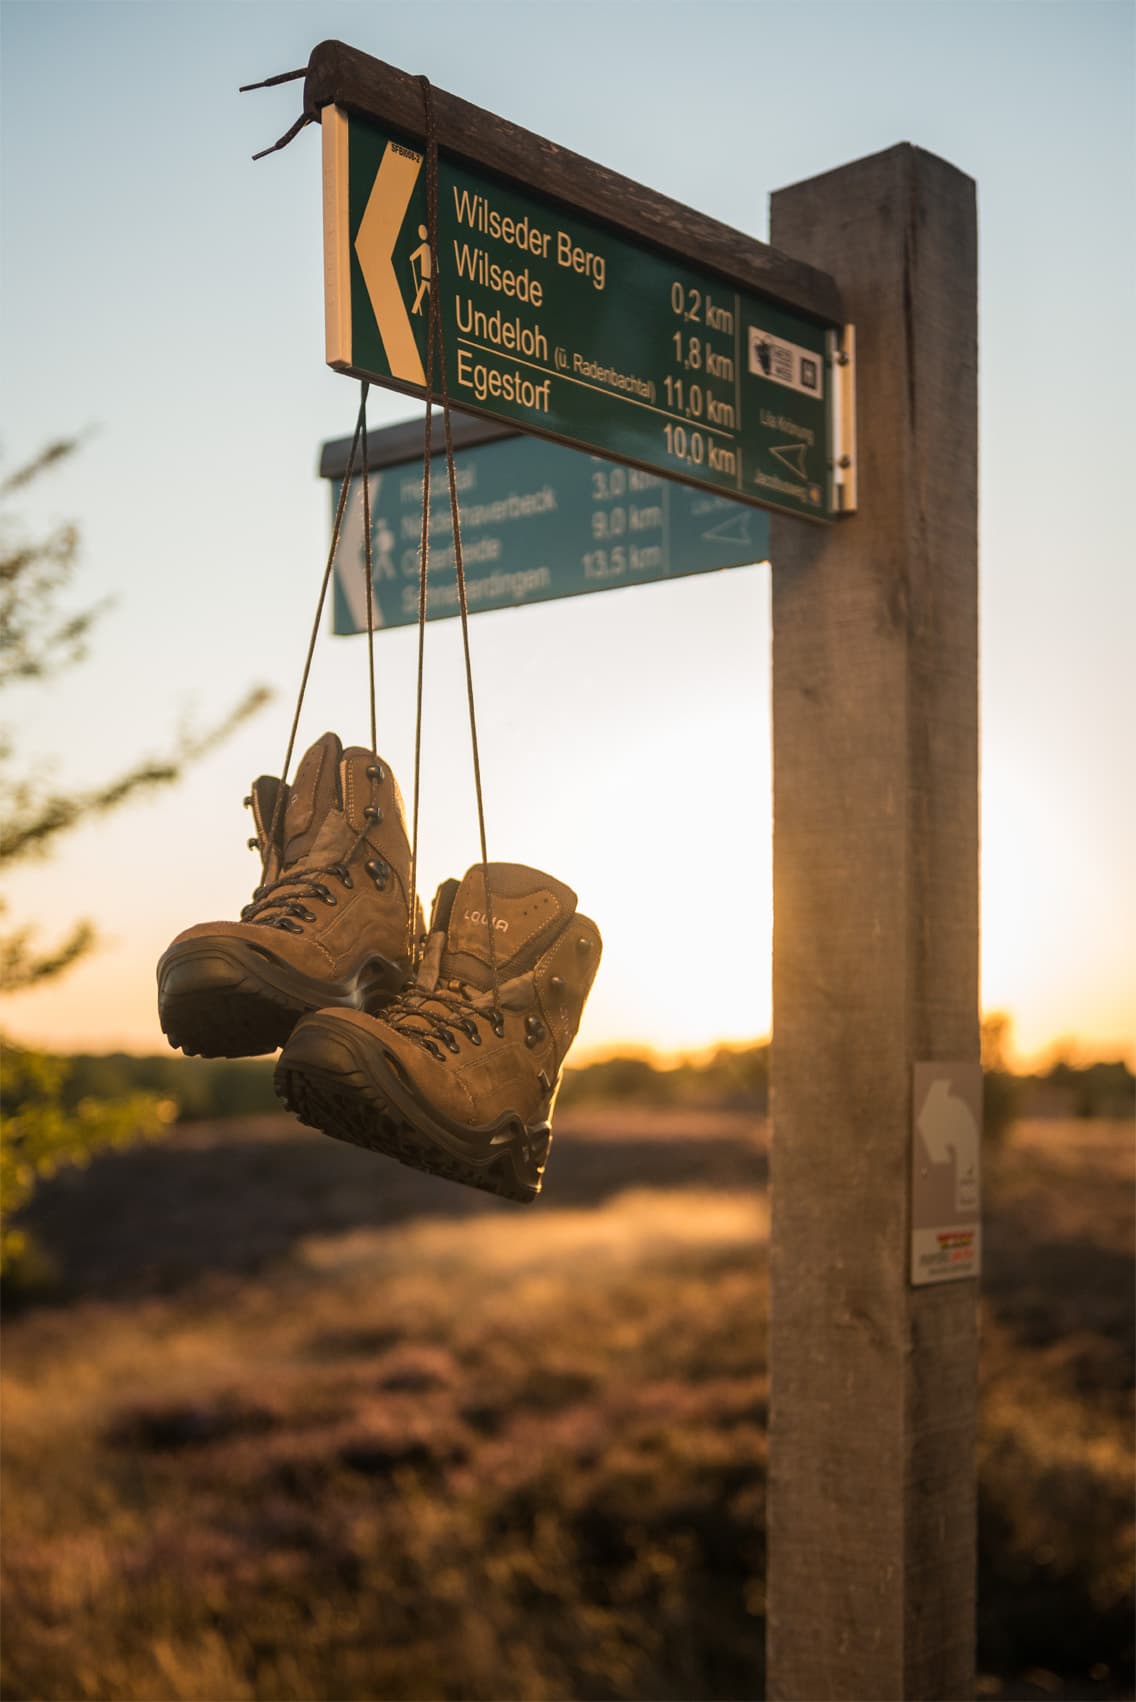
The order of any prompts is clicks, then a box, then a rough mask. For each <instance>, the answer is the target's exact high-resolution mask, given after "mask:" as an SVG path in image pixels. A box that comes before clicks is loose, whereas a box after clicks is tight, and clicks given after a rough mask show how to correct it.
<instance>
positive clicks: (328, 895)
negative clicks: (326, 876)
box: [312, 883, 339, 920]
mask: <svg viewBox="0 0 1136 1702" xmlns="http://www.w3.org/2000/svg"><path fill="white" fill-rule="evenodd" d="M312 892H313V894H314V896H315V897H316V898H320V899H322V900H323V902H324V903H325V904H333V905H334V904H338V903H339V900H338V898H336V896H335V894H334V893H333V892H332V890H331V888H330V887H326V886H324V885H322V883H321V884H319V885H316V884H313V886H312ZM313 920H314V918H313Z"/></svg>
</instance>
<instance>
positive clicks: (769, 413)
mask: <svg viewBox="0 0 1136 1702" xmlns="http://www.w3.org/2000/svg"><path fill="white" fill-rule="evenodd" d="M321 120H322V126H323V152H324V232H325V243H324V260H325V278H326V309H327V359H328V362H329V364H330V365H332V366H333V367H335V368H337V369H338V370H340V371H344V372H350V373H354V374H356V375H358V376H360V377H366V378H371V379H374V380H377V381H378V382H380V383H383V384H388V385H391V386H393V387H394V388H396V389H400V390H405V391H409V392H410V393H412V394H417V395H423V394H424V393H425V388H426V370H425V368H426V347H427V328H428V324H429V311H430V295H431V292H432V291H433V290H437V291H438V302H439V307H440V309H441V312H442V314H443V316H444V317H443V332H444V338H445V351H446V382H447V388H448V391H449V395H450V397H451V400H452V401H453V402H454V403H455V404H457V405H458V406H460V407H462V408H464V409H467V410H469V411H472V412H474V413H481V414H484V415H487V416H488V417H490V418H492V419H497V420H501V421H505V422H508V423H510V424H512V425H515V426H519V427H520V428H522V429H523V430H525V431H529V432H535V433H538V434H540V435H542V436H546V437H551V438H555V439H557V440H559V441H560V442H563V443H567V444H570V445H572V446H574V447H577V448H581V449H588V450H591V451H592V452H594V453H599V454H603V455H605V456H609V457H611V458H612V459H614V460H617V461H625V462H628V463H629V464H631V465H632V466H638V467H642V468H645V469H649V470H651V471H653V472H657V473H662V474H665V475H668V476H669V477H671V478H677V479H681V480H683V481H685V482H687V483H690V484H695V485H699V486H702V487H703V488H706V489H708V490H712V491H715V492H717V493H718V494H719V495H723V496H725V495H728V496H730V497H732V498H734V499H735V500H736V501H742V502H747V503H753V504H756V505H758V506H759V507H765V508H776V509H779V510H782V511H787V512H789V513H792V514H797V515H803V516H806V517H807V518H809V519H813V520H826V519H832V518H833V517H834V516H835V515H836V513H837V512H838V511H839V509H840V501H839V490H838V481H837V478H836V476H835V475H834V462H835V461H836V460H837V459H838V456H837V455H836V454H835V452H834V415H835V402H836V397H837V392H838V389H839V386H838V384H837V383H836V382H834V368H833V361H834V359H835V358H836V350H837V334H836V333H835V332H834V331H833V330H832V329H831V328H830V327H828V326H826V325H825V324H823V323H822V322H820V321H819V320H814V319H811V318H809V317H808V316H806V315H804V314H801V313H797V312H795V311H794V310H792V309H790V308H787V307H783V306H781V305H779V304H777V303H773V302H768V301H765V300H763V299H762V298H761V297H760V296H758V295H756V294H755V293H753V292H752V291H747V290H743V289H737V288H733V287H732V286H731V285H730V284H729V283H728V282H726V281H723V280H721V279H719V278H718V277H716V276H714V275H712V274H710V273H700V272H699V271H698V270H697V269H695V268H694V267H692V266H691V265H690V264H689V263H688V262H686V261H685V260H682V259H679V258H678V257H670V256H668V255H666V254H664V253H662V252H660V251H659V250H657V249H655V248H652V247H649V246H648V245H647V244H645V243H642V242H639V241H635V240H631V239H629V238H628V237H625V236H623V235H620V234H618V233H616V232H613V231H611V230H609V229H607V228H606V227H604V226H602V225H600V224H599V223H598V222H596V221H594V220H590V219H587V218H584V217H582V216H577V215H575V214H573V213H569V212H567V211H565V210H564V209H563V208H561V207H560V206H559V205H556V204H554V203H552V202H550V201H547V200H545V199H544V198H542V197H540V196H539V195H537V194H536V193H535V192H534V191H532V190H529V189H526V188H524V187H522V186H520V185H515V184H509V185H506V184H504V183H502V182H500V181H498V180H497V179H496V178H493V177H491V176H490V175H489V174H488V173H479V172H477V171H476V170H474V169H473V168H472V167H469V166H467V165H465V164H463V163H459V162H457V161H455V160H451V159H449V158H448V157H447V156H446V155H444V154H443V155H441V156H440V159H439V183H438V249H437V251H438V270H439V273H440V276H439V277H437V278H435V277H434V276H433V271H434V267H433V257H432V254H431V248H430V242H429V234H428V229H427V194H426V170H425V162H424V159H423V155H422V151H421V149H420V148H419V147H415V146H413V145H411V144H410V143H408V142H405V141H402V140H400V139H399V138H398V137H397V136H395V135H393V134H391V133H390V132H389V131H388V130H386V129H385V128H382V127H380V126H378V125H376V124H375V123H373V122H371V121H369V120H365V119H363V118H360V117H358V116H357V115H356V114H354V113H351V114H348V113H347V112H345V111H343V110H342V109H340V108H338V107H334V106H329V107H325V108H324V109H323V112H322V114H321ZM434 394H435V396H438V395H439V394H440V384H439V383H438V382H437V380H436V381H435V384H434Z"/></svg>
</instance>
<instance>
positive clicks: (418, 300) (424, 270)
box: [410, 225, 433, 313]
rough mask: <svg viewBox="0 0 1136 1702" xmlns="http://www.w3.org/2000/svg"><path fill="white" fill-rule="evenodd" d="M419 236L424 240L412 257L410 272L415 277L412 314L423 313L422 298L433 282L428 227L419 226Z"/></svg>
mask: <svg viewBox="0 0 1136 1702" xmlns="http://www.w3.org/2000/svg"><path fill="white" fill-rule="evenodd" d="M418 234H419V236H420V237H421V238H422V241H421V242H420V243H419V245H418V247H417V248H416V249H415V250H414V253H413V254H412V255H411V256H410V270H411V273H412V275H413V277H414V285H415V296H414V306H413V307H412V308H411V310H410V311H411V313H421V312H422V298H423V296H424V295H426V293H427V291H428V290H429V288H430V284H431V281H432V272H433V264H432V261H431V258H430V243H429V241H428V239H427V234H426V226H425V225H419V227H418Z"/></svg>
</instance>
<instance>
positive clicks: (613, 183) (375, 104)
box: [304, 41, 844, 325]
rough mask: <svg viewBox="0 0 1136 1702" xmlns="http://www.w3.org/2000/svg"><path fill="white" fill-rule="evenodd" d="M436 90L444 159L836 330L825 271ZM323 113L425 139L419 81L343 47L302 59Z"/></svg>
mask: <svg viewBox="0 0 1136 1702" xmlns="http://www.w3.org/2000/svg"><path fill="white" fill-rule="evenodd" d="M433 93H434V127H435V131H436V139H437V142H438V146H439V147H440V148H442V149H444V150H445V152H446V153H447V154H452V155H455V156H456V157H458V158H460V159H464V160H468V161H469V162H470V163H471V164H474V165H478V166H482V167H484V168H485V169H487V170H489V171H493V172H498V173H500V175H501V176H502V177H507V178H511V179H513V181H514V182H518V183H523V184H526V185H528V186H529V187H530V188H532V189H534V190H536V191H537V193H538V194H540V195H545V196H548V197H549V198H550V199H551V200H554V201H559V202H561V203H562V204H563V205H564V206H566V207H571V208H573V209H575V210H577V211H579V212H581V213H584V214H587V215H588V216H589V217H591V218H595V219H599V220H602V221H603V223H605V224H607V225H610V226H611V227H613V228H614V229H616V230H620V231H625V232H626V233H627V234H628V235H629V236H631V237H632V238H638V239H639V240H641V241H643V242H648V243H650V244H652V245H653V246H655V247H657V248H660V249H663V250H665V251H666V252H668V253H671V254H677V255H680V256H682V257H683V258H685V259H688V260H690V261H692V262H693V263H694V264H696V265H698V266H704V267H708V268H710V269H711V270H712V271H715V272H720V273H721V275H722V276H723V277H724V278H727V279H729V280H730V281H731V282H732V283H734V284H735V285H736V286H738V287H741V288H743V289H750V290H756V291H758V292H759V293H760V294H761V295H764V296H766V297H768V298H769V299H770V300H772V301H777V302H780V303H782V304H783V305H784V306H786V307H792V308H795V309H796V310H797V311H798V312H800V313H806V314H808V315H809V316H810V317H812V318H814V319H819V320H821V321H822V322H823V323H824V324H826V325H841V324H843V322H844V314H843V312H842V309H841V303H840V293H839V291H838V289H837V287H836V284H835V282H834V280H833V279H832V278H831V277H829V275H828V273H827V272H820V271H817V270H816V268H815V267H813V266H808V265H806V264H805V263H804V262H803V261H800V260H794V259H792V258H791V256H789V255H788V254H781V253H780V252H779V251H778V250H777V249H775V248H770V247H769V246H768V244H767V243H764V242H758V241H756V239H755V238H753V237H751V236H746V235H744V234H743V232H741V231H737V230H733V229H732V228H731V227H730V226H729V225H723V224H719V222H718V220H717V219H711V218H707V217H706V215H705V214H704V213H698V212H695V210H694V209H693V208H691V207H684V206H683V204H682V203H681V202H680V201H672V200H670V199H669V198H668V197H667V196H665V195H657V194H656V193H655V191H654V190H652V189H646V188H644V186H643V185H642V184H641V183H635V182H633V181H632V179H631V178H628V177H621V176H620V175H619V173H618V172H614V171H608V170H607V169H606V167H604V166H601V165H597V164H596V163H595V161H594V160H588V159H585V158H584V157H583V155H581V154H574V153H571V152H569V150H568V149H567V148H561V147H558V146H557V145H556V143H555V142H549V141H546V140H545V138H544V137H543V136H536V135H534V134H533V132H532V131H531V130H522V129H521V128H520V126H519V125H516V124H510V123H508V122H507V121H506V120H505V119H503V118H497V117H496V116H495V115H494V114H493V113H491V112H486V111H485V110H484V109H483V108H482V107H478V106H472V105H471V104H470V103H469V101H464V100H460V99H459V98H458V96H457V95H451V94H447V93H446V92H445V90H443V89H435V90H434V91H433ZM325 106H342V107H346V108H347V110H348V111H350V112H356V113H360V114H361V115H362V116H363V117H366V118H372V119H375V120H377V121H379V122H383V123H387V124H389V125H391V127H392V128H394V129H395V130H400V131H402V133H403V134H404V135H407V136H410V137H413V138H417V139H422V140H424V139H425V129H426V114H425V103H424V100H423V92H422V85H421V83H420V82H419V80H418V78H417V77H412V76H411V75H410V74H409V73H408V72H406V71H399V70H397V69H396V68H395V67H394V66H393V65H385V64H384V63H383V61H382V60H381V59H372V58H371V56H370V54H367V53H360V52H359V51H358V49H357V48H354V47H348V46H346V45H345V43H343V42H341V41H321V42H320V44H319V46H318V47H316V48H313V50H312V55H311V58H310V59H309V60H308V69H307V75H306V77H305V80H304V113H305V115H306V116H307V117H308V118H312V119H318V118H319V115H320V112H321V110H322V109H323V108H324V107H325Z"/></svg>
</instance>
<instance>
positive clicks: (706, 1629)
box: [3, 1104, 1133, 1702]
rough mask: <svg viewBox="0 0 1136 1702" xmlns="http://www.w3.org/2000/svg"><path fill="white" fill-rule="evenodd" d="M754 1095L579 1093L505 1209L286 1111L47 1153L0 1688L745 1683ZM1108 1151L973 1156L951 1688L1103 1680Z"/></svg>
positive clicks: (7, 1550) (1109, 1500)
mask: <svg viewBox="0 0 1136 1702" xmlns="http://www.w3.org/2000/svg"><path fill="white" fill-rule="evenodd" d="M765 1143H766V1131H765V1126H764V1124H763V1123H762V1122H760V1120H756V1119H755V1118H754V1117H753V1116H752V1115H750V1114H745V1113H740V1112H728V1111H699V1110H697V1109H691V1108H679V1109H676V1108H673V1107H672V1108H652V1109H648V1108H635V1107H629V1106H627V1105H626V1104H624V1105H620V1106H618V1107H615V1106H611V1107H603V1106H591V1107H583V1106H580V1107H577V1108H576V1109H574V1110H570V1111H568V1110H566V1111H565V1112H564V1113H563V1115H562V1117H561V1119H560V1120H559V1123H558V1131H557V1140H556V1143H555V1145H554V1148H553V1155H552V1164H551V1167H550V1176H549V1186H548V1191H547V1194H546V1197H545V1199H544V1200H543V1201H542V1202H540V1203H539V1204H538V1205H537V1206H535V1207H534V1208H532V1209H530V1210H527V1211H526V1210H524V1209H523V1208H516V1207H508V1206H505V1205H501V1204H498V1203H495V1202H494V1201H492V1200H490V1199H488V1198H486V1197H483V1196H481V1195H478V1194H474V1193H471V1192H469V1191H467V1190H462V1189H459V1188H455V1187H451V1186H449V1185H447V1184H444V1183H439V1182H433V1181H431V1180H430V1179H427V1178H424V1177H420V1176H417V1175H415V1174H413V1173H411V1172H409V1171H405V1170H402V1169H400V1168H398V1167H396V1166H394V1165H392V1164H389V1163H387V1162H386V1161H380V1160H377V1159H373V1158H371V1157H369V1155H367V1154H365V1153H361V1152H357V1151H356V1150H355V1149H353V1148H351V1147H347V1146H341V1145H339V1144H338V1143H335V1142H331V1141H327V1140H324V1139H322V1138H321V1137H320V1136H318V1135H315V1134H311V1133H310V1132H307V1131H304V1130H302V1129H301V1128H300V1127H299V1126H298V1125H296V1124H294V1123H292V1122H290V1121H289V1120H288V1119H286V1118H283V1117H275V1116H268V1117H263V1118H248V1119H244V1120H240V1121H233V1122H229V1123H200V1124H196V1125H189V1126H186V1127H184V1128H180V1129H178V1130H176V1131H175V1132H174V1133H173V1135H172V1136H171V1137H170V1138H169V1140H168V1141H167V1142H165V1143H164V1144H162V1145H160V1146H155V1147H148V1148H143V1149H136V1150H133V1151H129V1152H125V1153H119V1154H115V1155H111V1156H108V1157H105V1158H103V1159H101V1160H99V1161H98V1162H96V1163H95V1164H94V1165H93V1166H92V1167H91V1169H90V1170H88V1171H86V1172H82V1173H80V1172H69V1173H65V1174H62V1175H60V1176H59V1177H58V1178H57V1179H56V1180H55V1181H54V1182H53V1183H52V1184H50V1185H49V1186H48V1187H46V1188H45V1189H44V1190H43V1191H42V1192H41V1194H40V1196H39V1197H38V1198H37V1200H36V1202H35V1204H34V1207H33V1209H32V1212H31V1213H30V1222H31V1225H32V1227H33V1229H34V1230H35V1232H36V1234H37V1236H38V1239H39V1243H40V1245H41V1247H42V1248H43V1249H44V1250H45V1252H46V1254H48V1255H49V1256H50V1257H51V1259H52V1260H53V1261H54V1262H55V1265H56V1269H57V1273H58V1281H57V1285H56V1287H55V1289H54V1291H50V1290H49V1291H48V1292H47V1293H46V1294H45V1295H44V1296H41V1297H40V1298H38V1299H36V1298H33V1299H31V1300H28V1301H25V1302H24V1303H23V1304H22V1305H20V1306H19V1307H17V1308H14V1309H13V1310H12V1313H11V1315H10V1317H9V1319H8V1322H7V1327H6V1344H7V1345H6V1352H5V1363H4V1377H3V1381H4V1431H3V1449H4V1503H3V1512H4V1522H3V1563H4V1590H5V1613H4V1637H3V1667H4V1680H3V1683H4V1690H3V1694H4V1696H5V1697H7V1698H11V1699H16V1698H27V1699H33V1698H34V1699H45V1702H46V1699H48V1698H60V1699H80V1698H82V1699H87V1698H90V1699H112V1698H113V1699H118V1698H123V1699H131V1702H165V1699H167V1698H170V1699H172V1698H179V1699H181V1698H186V1699H189V1698H193V1699H200V1702H244V1699H246V1698H265V1699H284V1698H318V1699H327V1702H330V1699H349V1698H350V1699H354V1698H359V1699H379V1698H384V1699H385V1698H389V1699H392V1702H393V1699H401V1698H408V1699H409V1698H424V1699H426V1698H453V1699H469V1702H478V1699H486V1702H489V1699H516V1702H543V1699H546V1698H548V1699H551V1698H565V1699H569V1698H570V1699H586V1698H597V1699H598V1698H643V1699H647V1698H651V1699H657V1702H664V1699H670V1698H674V1699H676V1702H677V1699H680V1698H683V1699H695V1698H704V1699H710V1698H754V1697H759V1696H760V1695H761V1694H762V1689H763V1684H762V1671H761V1647H762V1630H763V1625H762V1618H763V1601H764V1595H763V1568H764V1553H763V1535H762V1526H763V1502H764V1472H765V1448H766V1443H765V1409H766V1397H767V1374H766V1359H765V1345H766V1328H765V1315H766V1304H767V1283H766V1261H765V1243H766V1236H767V1231H768V1206H767V1195H766V1181H767V1150H766V1144H765ZM1132 1170H1133V1153H1132V1135H1131V1126H1130V1125H1129V1124H1125V1123H1122V1122H1114V1123H1108V1122H1103V1121H1086V1122H1059V1121H1056V1120H1048V1121H1036V1122H1026V1123H1018V1124H1016V1125H1014V1126H1013V1127H1012V1128H1011V1130H1010V1131H1009V1133H1008V1134H1007V1135H1006V1136H1005V1137H1004V1139H1003V1142H1002V1143H1001V1146H1000V1149H999V1151H998V1152H997V1154H996V1155H995V1156H994V1157H993V1158H992V1159H991V1160H990V1162H989V1165H988V1196H989V1216H988V1258H987V1269H988V1277H987V1282H986V1285H985V1298H984V1301H983V1405H982V1428H981V1444H980V1474H981V1475H980V1502H981V1528H980V1548H981V1581H980V1588H981V1602H982V1605H981V1620H980V1667H981V1671H982V1679H981V1687H980V1693H981V1694H982V1695H983V1696H989V1697H999V1696H1002V1697H1047V1696H1051V1697H1059V1698H1066V1699H1072V1698H1092V1697H1101V1698H1105V1697H1107V1698H1120V1697H1125V1696H1129V1695H1131V1683H1132V1602H1131V1590H1132V1554H1133V1517H1132V1515H1133V1479H1132V1461H1131V1453H1130V1444H1131V1436H1132V1419H1133V1412H1132V1350H1133V1285H1132V1254H1133V1247H1132V1240H1133V1194H1132V1184H1133V1174H1132Z"/></svg>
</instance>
